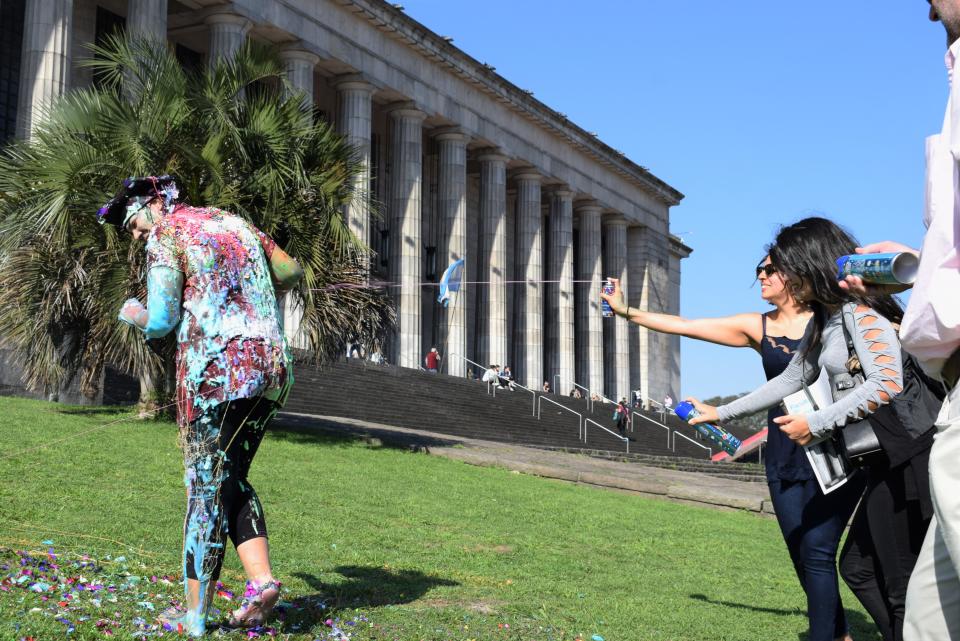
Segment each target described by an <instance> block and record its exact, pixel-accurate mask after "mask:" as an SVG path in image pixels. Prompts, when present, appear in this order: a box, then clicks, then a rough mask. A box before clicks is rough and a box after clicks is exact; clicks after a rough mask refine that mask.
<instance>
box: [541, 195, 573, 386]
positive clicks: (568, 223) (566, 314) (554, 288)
mask: <svg viewBox="0 0 960 641" xmlns="http://www.w3.org/2000/svg"><path fill="white" fill-rule="evenodd" d="M548 267H549V269H548V272H547V280H549V281H559V282H551V283H547V287H546V291H547V318H546V324H545V329H546V333H547V343H546V345H547V346H546V349H547V350H549V351H550V352H551V353H552V354H553V358H551V359H550V361H551V363H552V365H553V368H552V371H551V372H548V373H549V375H550V379H549V380H550V387H551V388H555V389H554V390H553V391H554V392H555V393H557V394H566V393H568V392H569V391H570V390H571V389H572V388H573V382H574V380H575V376H576V373H575V371H574V362H575V358H576V352H575V351H574V313H575V309H576V308H575V306H574V287H573V192H572V191H567V190H556V191H553V192H551V194H550V264H549V266H548ZM558 377H559V380H558Z"/></svg>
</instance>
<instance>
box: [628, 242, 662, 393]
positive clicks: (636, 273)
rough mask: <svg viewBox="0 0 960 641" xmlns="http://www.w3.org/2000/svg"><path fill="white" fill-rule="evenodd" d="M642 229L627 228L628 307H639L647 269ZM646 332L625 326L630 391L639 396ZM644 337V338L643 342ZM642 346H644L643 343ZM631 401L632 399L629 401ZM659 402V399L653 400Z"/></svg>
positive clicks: (642, 390) (629, 325)
mask: <svg viewBox="0 0 960 641" xmlns="http://www.w3.org/2000/svg"><path fill="white" fill-rule="evenodd" d="M644 234H645V231H644V227H642V226H639V225H631V226H630V227H627V275H628V283H627V289H626V290H625V291H624V294H625V295H626V297H627V304H628V305H629V306H630V307H637V308H639V307H640V297H641V294H642V293H643V282H644V279H645V272H646V268H647V253H646V247H645V244H644V241H645V235H644ZM647 331H649V330H646V329H644V328H642V327H640V326H639V325H637V324H635V323H629V324H628V325H627V335H628V337H629V341H630V389H631V390H636V389H638V390H640V392H641V394H646V391H645V386H644V385H643V384H642V383H641V381H642V380H643V378H644V376H645V374H646V370H645V369H644V367H643V363H642V360H643V359H642V358H641V356H640V353H641V352H640V342H641V336H640V335H641V332H647ZM645 340H646V336H644V341H645ZM644 344H646V343H645V342H644ZM631 400H632V399H631ZM655 400H661V399H655Z"/></svg>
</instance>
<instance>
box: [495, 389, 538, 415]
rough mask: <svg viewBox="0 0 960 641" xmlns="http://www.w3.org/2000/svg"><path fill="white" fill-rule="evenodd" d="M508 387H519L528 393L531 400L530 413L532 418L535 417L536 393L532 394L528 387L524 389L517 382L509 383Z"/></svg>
mask: <svg viewBox="0 0 960 641" xmlns="http://www.w3.org/2000/svg"><path fill="white" fill-rule="evenodd" d="M510 387H519V388H520V389H522V390H523V391H525V392H529V393H530V395H531V397H532V398H531V399H530V401H531V404H530V413H531V414H532V415H533V416H536V415H537V393H536V392H534V391H533V390H532V389H530V388H529V387H524V386H523V385H521V384H520V383H518V382H516V381H513V380H512V381H510ZM494 396H496V394H494Z"/></svg>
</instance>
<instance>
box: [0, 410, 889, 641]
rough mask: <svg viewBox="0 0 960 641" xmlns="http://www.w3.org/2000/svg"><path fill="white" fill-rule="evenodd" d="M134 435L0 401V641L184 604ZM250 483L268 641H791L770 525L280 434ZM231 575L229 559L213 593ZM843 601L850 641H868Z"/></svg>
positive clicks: (160, 497) (149, 460) (146, 617)
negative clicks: (277, 615)
mask: <svg viewBox="0 0 960 641" xmlns="http://www.w3.org/2000/svg"><path fill="white" fill-rule="evenodd" d="M131 418H132V417H131V415H130V414H129V413H128V412H127V411H126V410H109V409H103V408H96V409H80V408H68V407H64V406H58V405H53V404H49V403H42V402H37V401H29V400H23V399H12V398H0V548H2V549H0V579H3V582H2V583H0V588H2V589H0V640H3V641H6V640H7V639H18V640H19V639H22V638H29V637H31V636H32V637H33V638H34V639H36V640H37V641H40V640H44V641H45V640H46V639H61V638H70V639H104V638H114V639H131V638H154V637H155V636H157V635H158V632H157V631H156V629H155V628H154V629H153V630H151V629H150V624H151V622H152V618H151V610H150V608H151V607H152V608H154V611H159V610H161V609H163V608H164V607H166V605H168V603H169V599H170V598H172V597H176V596H178V594H179V593H180V586H179V582H178V573H179V568H180V550H179V546H180V528H181V527H182V519H183V509H184V502H185V500H184V489H183V485H182V481H181V476H182V467H181V461H180V456H179V453H178V451H177V448H176V427H175V426H174V425H173V424H171V423H165V422H144V421H137V420H131ZM110 421H117V422H116V423H115V424H113V425H111V426H110V427H107V428H105V429H100V430H96V429H95V428H98V427H99V426H102V425H104V424H105V423H108V422H110ZM71 436H72V438H67V439H64V437H71ZM57 439H64V440H60V441H57ZM44 444H49V445H46V446H44V447H38V446H42V445H44ZM251 481H252V482H253V484H254V486H255V487H256V488H257V491H258V493H259V495H260V497H261V499H262V500H263V503H264V506H265V509H266V513H267V523H268V527H269V529H270V536H271V538H270V542H271V547H272V550H273V560H274V564H275V572H276V574H277V576H278V577H279V578H280V579H281V580H282V581H283V582H284V605H285V607H284V612H283V613H282V620H276V621H274V622H273V624H272V626H271V628H270V629H264V630H262V631H261V632H260V635H261V637H266V636H269V635H271V634H275V635H276V636H277V638H284V639H296V640H314V639H335V638H338V639H339V638H346V637H349V638H351V639H354V640H357V641H366V640H368V639H378V640H384V641H387V640H398V641H412V640H419V639H438V640H439V639H444V640H447V639H449V640H458V641H467V640H470V639H476V640H478V641H479V640H488V639H490V640H507V639H510V640H526V639H531V640H541V639H542V640H545V641H547V640H550V641H554V640H555V641H560V640H564V641H573V640H574V639H577V638H580V639H582V640H583V641H589V640H590V639H591V638H594V637H595V636H597V637H602V638H603V639H605V641H618V640H626V641H640V640H648V639H649V640H656V639H661V640H670V641H681V640H694V639H696V640H704V641H707V640H709V641H717V640H733V639H743V640H745V641H746V640H751V641H771V640H776V641H779V640H784V639H786V640H789V641H793V640H794V639H804V638H806V618H805V616H804V614H803V609H804V607H805V606H804V598H803V594H802V592H801V590H800V587H799V585H798V583H797V580H796V577H795V576H794V575H793V570H792V568H791V567H790V563H789V560H788V557H787V553H786V550H785V548H784V546H783V543H782V541H781V538H780V535H779V531H778V529H777V525H776V522H775V521H773V520H772V519H768V518H763V517H758V516H755V515H753V514H748V513H738V512H723V511H717V510H711V509H706V508H699V507H691V506H687V505H679V504H674V503H670V502H666V501H659V500H651V499H645V498H641V497H638V496H633V495H628V494H624V493H619V492H613V491H608V490H602V489H595V488H589V487H583V486H577V485H571V484H566V483H562V482H558V481H550V480H545V479H540V478H535V477H529V476H523V475H519V474H514V473H510V472H508V471H505V470H497V469H489V468H479V467H472V466H469V465H466V464H463V463H459V462H455V461H450V460H446V459H443V458H439V457H432V456H427V455H423V454H413V453H409V452H405V451H400V450H396V449H391V448H386V447H372V446H370V445H367V444H365V443H363V442H360V441H356V440H352V439H349V438H344V439H336V438H331V437H329V436H323V435H317V434H312V433H309V432H306V431H288V430H282V429H274V430H272V431H271V432H269V433H268V436H267V438H266V440H265V441H264V443H263V445H262V446H261V449H260V453H259V454H258V457H257V460H256V461H255V462H254V467H253V470H252V473H251ZM51 548H52V551H53V552H52V553H53V554H54V555H56V557H55V558H53V557H50V556H49V554H50V552H49V551H50V549H51ZM25 555H28V556H29V557H30V559H31V560H25V559H24V556H25ZM22 562H26V563H27V564H28V565H26V566H22V565H20V564H21V563H22ZM40 562H45V563H48V564H49V563H54V564H56V565H57V566H59V567H58V569H56V570H54V569H51V568H49V566H37V565H36V564H37V563H40ZM24 567H27V568H32V569H33V570H34V574H33V575H32V576H30V577H28V578H27V579H23V580H21V583H19V584H18V583H16V581H17V580H18V579H19V577H21V576H24V574H23V568H24ZM239 567H240V566H239V563H238V562H237V559H236V556H235V555H234V554H233V552H232V551H231V552H230V553H229V554H228V556H227V563H226V566H225V569H224V575H223V577H222V580H223V582H224V584H225V588H224V589H225V591H224V594H227V591H234V592H240V591H241V590H242V574H241V572H240V570H239ZM44 575H45V576H46V577H49V576H50V575H56V576H58V577H59V578H60V580H61V581H63V580H65V579H66V578H71V579H77V577H82V578H81V579H77V582H75V583H73V584H70V585H67V584H65V583H62V582H61V583H56V582H52V583H51V582H50V581H43V580H41V579H42V578H43V577H44ZM38 577H40V578H38ZM78 584H79V585H83V586H84V588H85V589H82V590H81V589H79V588H78ZM98 584H99V585H102V586H104V587H103V588H102V589H91V588H96V585H98ZM48 585H49V588H48V589H46V590H45V591H34V590H42V589H43V588H44V587H46V586H48ZM31 586H32V587H33V588H34V589H33V590H31V589H30V587H31ZM111 586H112V590H111ZM843 594H844V602H845V604H846V606H847V612H848V617H849V619H850V622H851V626H852V630H853V634H854V637H855V638H856V639H857V641H863V640H865V639H871V640H873V639H877V638H879V637H878V636H877V635H876V634H875V633H874V632H873V626H872V624H871V623H870V622H869V619H868V618H867V617H866V615H865V613H864V611H863V610H862V609H861V608H860V607H859V604H858V603H857V602H856V600H855V599H854V598H853V597H852V595H851V594H850V593H849V592H847V591H846V590H844V592H843ZM216 605H217V606H218V607H221V608H224V609H226V608H229V607H230V601H228V600H226V599H225V598H218V600H217V602H216ZM328 621H329V624H328V623H327V622H328ZM71 628H72V631H71V632H69V634H68V630H71ZM164 636H165V637H168V638H169V637H171V636H172V635H171V634H170V633H167V634H165V635H164ZM227 638H236V639H246V638H248V637H247V635H246V634H245V633H239V632H232V633H229V634H228V635H227Z"/></svg>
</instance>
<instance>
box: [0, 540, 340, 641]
mask: <svg viewBox="0 0 960 641" xmlns="http://www.w3.org/2000/svg"><path fill="white" fill-rule="evenodd" d="M43 545H45V546H52V541H44V542H43ZM136 569H137V568H136V567H135V566H133V565H132V564H128V563H127V560H126V558H125V557H122V556H120V557H116V558H113V559H111V558H110V557H104V558H103V559H95V558H93V557H90V556H87V555H82V556H78V557H76V558H67V557H65V556H62V555H58V554H57V553H55V552H54V549H53V547H48V549H47V550H46V551H45V552H34V551H25V550H11V549H9V548H3V547H0V611H5V612H11V607H12V615H13V616H11V617H9V619H8V618H7V617H6V616H5V617H4V619H6V620H2V619H0V626H4V627H5V626H7V625H10V624H11V623H12V624H13V625H14V626H15V628H16V630H17V633H18V636H17V637H15V638H16V639H17V641H28V640H30V639H37V640H38V639H41V638H47V637H46V636H45V635H43V632H44V631H47V633H49V632H48V631H49V630H51V629H54V630H55V629H57V627H60V630H61V632H62V634H63V638H69V637H67V635H70V636H76V634H77V633H83V634H82V636H83V638H110V637H115V636H121V637H123V638H130V637H133V638H134V639H148V638H154V637H169V638H173V637H177V636H180V635H179V634H178V632H177V630H171V629H169V628H168V629H164V628H163V627H162V626H161V625H160V624H159V623H158V622H157V615H158V614H159V613H160V612H162V611H163V610H165V609H167V608H168V607H170V606H178V605H179V604H180V598H181V596H182V592H181V590H182V588H181V583H180V581H179V578H178V577H175V576H158V575H144V576H141V575H139V574H136V573H135V572H134V570H136ZM234 601H235V595H234V592H233V591H232V590H230V589H229V588H228V587H227V586H226V585H224V584H223V583H220V582H218V583H217V599H216V600H215V601H214V606H213V607H214V610H213V612H212V614H213V616H212V617H211V618H212V619H213V620H216V619H219V618H225V616H224V615H226V613H227V611H228V610H229V608H230V607H232V606H234V603H233V602H234ZM218 606H220V609H219V610H218V609H216V608H217V607H218ZM305 606H306V607H308V608H309V609H311V610H313V609H316V610H319V609H322V608H326V604H325V603H323V602H317V603H307V604H305ZM294 609H297V610H299V607H297V608H295V607H294V606H293V605H292V604H290V603H288V602H283V603H282V604H281V607H278V608H277V617H276V618H277V619H278V620H279V621H280V622H281V625H282V621H283V620H284V618H286V617H287V615H289V613H290V612H291V610H294ZM317 620H322V619H321V618H320V617H319V616H317ZM349 625H354V623H353V622H351V623H350V624H349ZM35 628H36V631H35V630H34V629H35ZM2 629H3V628H0V637H3V638H7V637H6V635H5V633H4V632H3V631H2ZM208 632H211V633H213V634H214V636H216V637H228V638H235V639H258V638H259V639H267V638H271V637H276V636H277V635H278V634H279V632H278V629H277V628H276V627H273V626H262V627H258V628H253V629H249V630H247V629H243V630H240V629H230V628H227V627H221V628H219V629H217V628H212V629H210V630H208ZM321 638H324V639H326V638H328V637H326V636H324V637H321ZM329 638H333V637H329ZM337 638H338V639H349V638H350V635H349V634H345V635H342V636H340V637H337Z"/></svg>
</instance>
